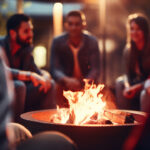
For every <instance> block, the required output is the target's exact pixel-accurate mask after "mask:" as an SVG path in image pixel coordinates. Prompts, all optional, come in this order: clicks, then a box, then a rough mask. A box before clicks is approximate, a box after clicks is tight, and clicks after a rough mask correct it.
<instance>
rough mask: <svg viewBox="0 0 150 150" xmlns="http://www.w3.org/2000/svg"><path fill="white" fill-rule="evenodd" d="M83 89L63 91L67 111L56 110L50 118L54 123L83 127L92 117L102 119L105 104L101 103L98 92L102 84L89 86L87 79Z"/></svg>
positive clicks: (100, 95)
mask: <svg viewBox="0 0 150 150" xmlns="http://www.w3.org/2000/svg"><path fill="white" fill-rule="evenodd" d="M84 82H85V87H84V90H83V91H76V92H72V91H64V92H63V95H64V96H65V97H66V98H67V99H68V102H69V106H70V107H69V109H67V108H59V107H58V108H57V112H58V113H57V114H55V115H54V116H53V118H51V120H53V122H55V123H68V122H69V123H73V124H75V125H83V124H86V123H87V122H89V121H90V120H91V119H92V118H93V117H96V119H97V120H100V119H101V118H102V117H103V113H104V108H105V105H106V103H105V102H103V101H102V96H103V95H102V94H101V93H100V91H101V90H102V89H103V88H104V85H103V84H99V85H98V86H96V85H95V84H93V83H92V84H89V80H88V79H84Z"/></svg>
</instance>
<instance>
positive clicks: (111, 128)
mask: <svg viewBox="0 0 150 150" xmlns="http://www.w3.org/2000/svg"><path fill="white" fill-rule="evenodd" d="M84 81H85V87H84V89H83V90H81V91H76V92H72V91H64V96H65V97H66V98H67V99H68V102H69V106H70V107H69V108H58V109H57V110H56V109H51V110H43V111H32V112H27V113H25V114H22V115H21V118H22V119H23V121H24V125H25V126H26V127H27V128H28V129H29V130H30V131H31V132H32V133H33V134H34V133H37V132H40V131H46V130H57V131H60V132H63V133H65V134H66V135H68V136H69V137H70V138H72V139H73V140H74V141H75V142H76V143H77V145H78V147H79V150H114V149H115V150H119V149H121V147H122V144H123V142H124V140H125V138H127V136H128V134H129V133H130V130H131V129H132V127H134V126H140V125H142V123H143V121H144V118H145V117H146V115H145V113H143V112H138V111H127V110H117V109H116V110H115V109H108V107H107V103H106V101H105V100H104V99H102V97H103V94H101V90H102V89H103V87H104V85H101V84H100V85H98V86H96V85H95V84H90V83H89V81H88V80H84Z"/></svg>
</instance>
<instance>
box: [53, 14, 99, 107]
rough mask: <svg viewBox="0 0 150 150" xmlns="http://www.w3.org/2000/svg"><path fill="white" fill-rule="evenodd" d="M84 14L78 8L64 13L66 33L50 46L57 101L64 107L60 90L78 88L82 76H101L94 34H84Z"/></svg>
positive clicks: (64, 103) (65, 103)
mask: <svg viewBox="0 0 150 150" xmlns="http://www.w3.org/2000/svg"><path fill="white" fill-rule="evenodd" d="M85 25H86V20H85V16H84V14H83V13H82V12H80V11H71V12H69V13H68V15H67V16H66V21H65V27H66V30H67V31H66V32H65V33H64V34H62V35H60V36H58V37H56V38H54V40H53V42H52V46H51V59H50V60H51V62H50V64H51V65H50V73H51V75H52V77H53V78H54V79H55V81H56V83H57V94H56V95H57V97H56V101H57V104H58V105H59V106H60V107H67V106H68V104H67V101H66V100H65V98H63V96H62V95H63V94H62V93H63V90H72V91H76V90H80V89H81V88H82V86H83V79H84V78H87V79H92V80H94V82H95V83H97V82H98V80H99V75H100V52H99V48H98V42H97V40H96V38H95V37H93V36H92V35H89V34H87V33H85V32H84V31H83V30H84V28H85Z"/></svg>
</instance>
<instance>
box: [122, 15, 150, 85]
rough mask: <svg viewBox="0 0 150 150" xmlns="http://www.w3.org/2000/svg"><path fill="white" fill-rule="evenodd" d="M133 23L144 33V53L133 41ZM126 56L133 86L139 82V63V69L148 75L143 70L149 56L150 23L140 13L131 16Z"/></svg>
mask: <svg viewBox="0 0 150 150" xmlns="http://www.w3.org/2000/svg"><path fill="white" fill-rule="evenodd" d="M133 21H134V22H135V23H136V24H137V25H138V26H139V28H140V29H141V30H142V31H143V34H144V39H145V44H144V48H143V50H142V51H139V50H138V49H137V46H136V43H135V42H134V41H132V40H131V35H130V26H131V23H132V22H133ZM124 54H125V56H126V57H125V61H126V66H127V72H128V75H129V77H130V78H129V81H130V83H131V84H132V83H134V82H137V81H136V76H137V73H136V65H137V62H138V63H139V69H140V71H141V73H143V74H144V73H145V74H146V72H144V71H145V70H143V62H144V60H145V59H146V58H148V56H149V21H148V19H147V17H146V16H145V15H143V14H140V13H135V14H131V15H129V17H128V22H127V45H126V49H125V51H124ZM142 78H143V76H142ZM131 81H132V82H131Z"/></svg>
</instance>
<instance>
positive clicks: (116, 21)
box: [0, 0, 150, 89]
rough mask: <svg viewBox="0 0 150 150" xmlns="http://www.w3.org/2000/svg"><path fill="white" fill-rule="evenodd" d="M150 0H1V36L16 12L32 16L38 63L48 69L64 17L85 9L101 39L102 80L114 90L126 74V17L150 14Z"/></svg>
mask: <svg viewBox="0 0 150 150" xmlns="http://www.w3.org/2000/svg"><path fill="white" fill-rule="evenodd" d="M149 6H150V1H149V0H0V36H4V35H5V34H6V28H5V24H6V20H7V19H8V17H9V16H11V15H12V14H14V13H25V14H27V15H29V16H31V18H32V20H33V25H34V45H35V49H34V51H33V55H34V59H35V62H36V64H37V65H38V66H39V67H40V68H44V69H48V67H49V65H50V64H49V62H50V54H51V51H50V46H51V42H52V39H53V37H54V36H57V35H59V34H61V33H62V32H64V30H65V29H64V26H63V22H64V17H65V15H66V14H67V13H68V12H69V11H71V10H75V9H76V10H82V11H83V12H84V13H85V15H86V18H87V30H88V31H89V32H91V33H92V34H93V35H95V36H96V37H97V39H98V41H99V47H100V53H101V75H100V81H101V83H105V84H107V85H108V86H110V87H111V88H112V89H114V83H115V79H116V78H117V77H118V76H120V75H122V74H123V73H124V68H123V67H122V53H123V49H124V46H125V43H126V20H127V16H128V15H129V14H131V13H135V12H142V13H144V14H145V15H147V16H148V18H149V17H150V9H149Z"/></svg>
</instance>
